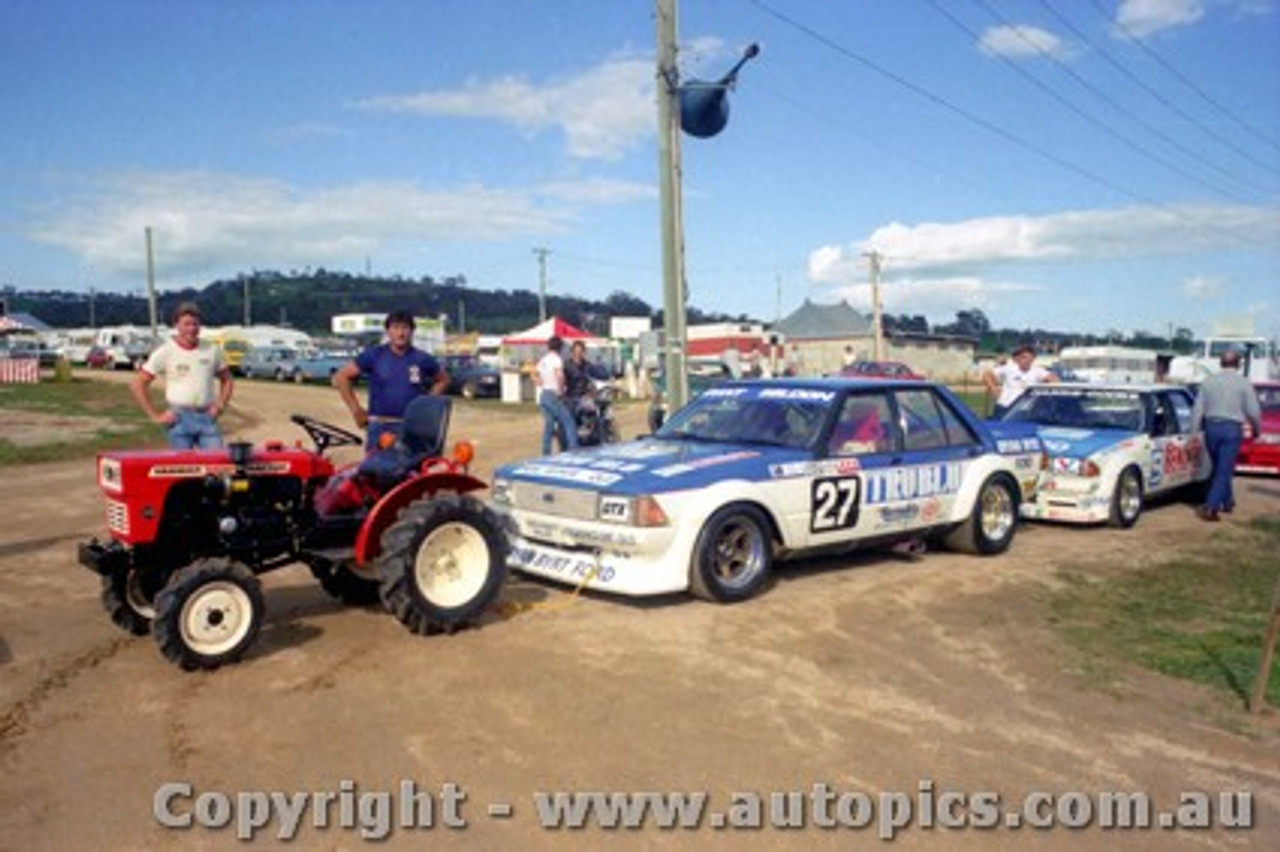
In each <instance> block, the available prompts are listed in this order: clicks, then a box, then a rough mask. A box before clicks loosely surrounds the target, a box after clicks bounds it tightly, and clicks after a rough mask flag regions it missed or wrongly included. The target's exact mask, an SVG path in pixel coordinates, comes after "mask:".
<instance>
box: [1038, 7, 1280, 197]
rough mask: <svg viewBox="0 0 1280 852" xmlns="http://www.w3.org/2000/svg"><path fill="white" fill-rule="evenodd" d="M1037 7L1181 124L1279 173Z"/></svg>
mask: <svg viewBox="0 0 1280 852" xmlns="http://www.w3.org/2000/svg"><path fill="white" fill-rule="evenodd" d="M1040 4H1041V5H1042V6H1043V7H1044V8H1045V11H1047V12H1048V13H1049V14H1050V15H1052V16H1053V18H1054V20H1056V21H1057V22H1058V23H1060V24H1061V25H1062V26H1063V27H1065V28H1066V29H1067V30H1068V31H1069V32H1070V33H1072V34H1073V35H1074V36H1075V37H1076V38H1078V39H1080V41H1082V42H1083V43H1085V44H1087V45H1089V48H1090V49H1091V50H1092V51H1093V52H1094V53H1096V54H1097V55H1098V56H1100V57H1102V59H1103V60H1104V61H1105V62H1106V63H1107V64H1108V65H1110V66H1111V67H1112V68H1114V69H1115V70H1117V71H1119V72H1120V73H1121V74H1123V75H1124V76H1125V77H1126V78H1128V79H1129V80H1130V81H1132V82H1133V84H1134V85H1136V86H1137V87H1138V88H1140V89H1142V91H1144V92H1146V93H1147V94H1148V95H1149V96H1150V97H1151V98H1152V99H1153V100H1155V101H1157V102H1158V103H1160V104H1162V105H1163V106H1165V107H1166V108H1167V109H1169V110H1170V111H1171V112H1173V113H1174V114H1176V115H1177V116H1178V117H1179V118H1181V119H1182V120H1183V121H1185V122H1187V124H1189V125H1191V126H1192V127H1195V128H1196V129H1197V130H1199V131H1200V132H1201V133H1203V134H1205V135H1206V136H1208V137H1209V138H1211V139H1213V140H1214V141H1216V142H1217V143H1218V144H1220V145H1222V146H1223V147H1225V148H1227V149H1229V150H1231V151H1233V152H1234V153H1235V154H1237V155H1238V156H1240V157H1241V158H1243V159H1246V160H1248V161H1249V162H1251V163H1253V164H1254V165H1255V166H1260V167H1261V168H1263V169H1266V170H1267V171H1269V172H1272V173H1274V174H1280V169H1277V168H1276V166H1275V164H1274V163H1268V162H1266V161H1265V160H1260V159H1258V158H1257V157H1255V156H1254V155H1253V154H1252V153H1250V152H1249V151H1248V150H1246V149H1244V148H1241V147H1240V146H1239V145H1237V144H1235V142H1233V141H1232V140H1230V139H1228V138H1227V137H1225V136H1223V135H1222V134H1221V133H1219V132H1218V131H1216V130H1214V129H1213V127H1212V126H1210V125H1207V124H1205V123H1204V122H1202V121H1200V120H1199V119H1197V118H1196V117H1195V116H1193V115H1191V114H1190V113H1189V112H1187V111H1186V110H1184V109H1183V108H1182V107H1180V106H1178V104H1176V103H1174V102H1173V101H1171V100H1170V99H1168V98H1166V97H1165V96H1164V95H1163V94H1161V93H1160V91H1159V90H1158V89H1156V88H1155V87H1154V86H1151V85H1150V84H1148V83H1147V82H1146V81H1145V80H1143V79H1142V78H1141V77H1139V76H1138V75H1137V74H1135V73H1133V72H1132V71H1131V70H1129V69H1128V68H1126V67H1125V66H1124V64H1123V63H1121V62H1120V61H1119V60H1117V59H1116V58H1115V57H1114V56H1112V55H1111V53H1110V51H1108V50H1107V49H1106V48H1104V47H1102V46H1101V45H1099V44H1097V43H1095V42H1093V41H1092V40H1090V39H1089V37H1088V36H1087V35H1086V34H1085V33H1084V32H1083V31H1082V30H1080V29H1079V28H1078V27H1077V26H1075V24H1073V23H1071V21H1070V19H1068V18H1067V17H1066V16H1065V15H1063V14H1062V13H1061V12H1059V11H1058V10H1057V9H1055V8H1053V5H1052V4H1051V3H1050V2H1049V0H1040ZM1264 141H1266V140H1264Z"/></svg>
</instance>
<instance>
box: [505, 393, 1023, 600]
mask: <svg viewBox="0 0 1280 852" xmlns="http://www.w3.org/2000/svg"><path fill="white" fill-rule="evenodd" d="M1043 462H1044V454H1043V451H1042V448H1041V445H1040V441H1039V439H1038V438H1037V437H1036V436H1035V430H1034V427H1030V426H1022V425H1019V424H1009V425H1000V426H998V427H996V428H995V430H994V433H993V430H992V429H989V428H988V426H987V425H986V424H984V423H983V422H982V421H981V420H979V419H977V418H976V417H974V416H973V414H972V413H971V412H970V411H969V410H968V409H967V408H966V407H965V406H964V405H963V403H961V402H960V401H959V400H958V399H957V398H956V397H955V396H954V395H953V394H952V393H951V392H950V391H948V390H947V389H946V388H945V387H942V386H940V385H936V384H932V383H927V382H919V381H911V382H905V381H867V380H852V379H807V380H806V379H786V380H772V381H740V382H727V383H724V384H720V385H717V386H715V387H713V388H710V389H708V390H706V391H704V392H703V393H702V394H701V395H700V396H699V397H697V398H696V399H695V400H693V401H692V402H690V403H689V404H688V405H686V406H685V407H684V408H682V409H681V410H680V411H678V412H677V413H676V414H675V415H674V416H672V417H671V418H670V419H669V420H668V421H667V422H666V423H665V424H664V425H663V427H662V428H661V429H660V430H658V431H657V433H655V434H654V435H652V436H649V437H645V438H642V439H640V440H637V441H632V442H629V443H622V444H613V445H607V446H603V447H592V448H590V449H583V450H575V451H571V452H567V453H562V454H560V455H555V456H548V457H545V458H538V459H532V460H529V461H523V462H517V463H513V464H509V465H506V466H504V467H501V468H499V469H498V470H497V471H496V473H495V475H494V482H493V492H492V495H493V501H494V505H495V508H496V509H497V510H498V511H499V512H501V513H502V514H504V515H505V516H506V517H507V522H508V527H509V531H510V534H511V536H512V550H511V564H512V566H513V567H515V568H517V569H519V570H521V571H524V572H527V573H529V574H534V575H537V576H540V577H545V578H549V579H552V580H558V581H561V582H564V583H569V584H573V585H580V586H584V587H588V588H593V589H598V590H602V591H608V592H615V593H618V594H623V595H656V594H665V593H670V592H681V591H690V592H692V593H693V594H695V595H697V596H699V597H702V598H706V599H710V600H716V601H725V602H731V601H738V600H743V599H745V598H748V597H750V596H752V595H753V594H755V593H756V592H758V591H759V590H760V589H761V588H762V587H763V586H764V585H765V584H766V583H767V582H768V581H769V577H770V574H771V571H772V567H773V563H774V561H775V559H778V558H782V557H785V556H788V555H794V554H799V553H805V552H814V551H820V550H827V549H849V548H852V547H854V546H874V545H890V544H896V543H900V542H912V543H914V542H917V541H921V540H925V539H931V538H939V539H943V540H945V542H946V544H947V545H948V546H950V547H953V548H956V549H959V550H964V551H967V552H972V553H979V554H995V553H1000V552H1002V551H1004V550H1005V549H1006V548H1007V547H1008V546H1009V543H1010V541H1011V540H1012V538H1013V535H1014V531H1015V529H1016V526H1017V518H1018V506H1019V504H1020V503H1022V502H1023V501H1024V500H1026V499H1029V498H1030V497H1032V496H1033V494H1034V489H1035V487H1036V483H1037V482H1038V478H1039V475H1040V473H1041V468H1042V465H1043Z"/></svg>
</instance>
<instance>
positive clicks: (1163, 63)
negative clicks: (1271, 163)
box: [1090, 0, 1280, 151]
mask: <svg viewBox="0 0 1280 852" xmlns="http://www.w3.org/2000/svg"><path fill="white" fill-rule="evenodd" d="M1090 2H1091V3H1092V4H1093V8H1094V9H1095V10H1096V11H1097V13H1098V14H1099V15H1101V16H1102V17H1103V18H1104V19H1105V20H1106V21H1108V22H1109V23H1110V24H1111V25H1112V26H1114V27H1115V28H1116V29H1118V30H1120V31H1121V32H1122V33H1124V34H1125V35H1126V36H1128V37H1129V39H1130V40H1131V41H1132V42H1133V43H1134V44H1135V45H1137V47H1138V49H1139V50H1141V51H1142V52H1143V53H1145V54H1147V55H1148V56H1150V57H1151V58H1152V59H1153V60H1154V61H1155V62H1156V64H1158V65H1159V66H1160V67H1162V68H1164V69H1165V70H1166V71H1168V72H1169V73H1170V74H1172V75H1173V76H1175V77H1177V78H1178V79H1179V80H1181V81H1182V84H1183V85H1185V86H1186V87H1187V88H1188V89H1190V90H1191V91H1193V92H1195V93H1196V94H1197V95H1199V96H1200V97H1201V98H1202V99H1203V100H1204V101H1205V102H1206V103H1208V104H1209V105H1210V106H1211V107H1213V108H1214V109H1216V110H1217V111H1218V112H1219V113H1221V114H1222V115H1223V116H1224V117H1226V118H1227V120H1229V121H1231V122H1232V123H1234V124H1235V125H1236V126H1237V127H1239V128H1241V129H1242V130H1244V131H1245V132H1246V133H1248V134H1250V135H1251V136H1253V137H1254V138H1256V139H1258V140H1260V141H1262V142H1263V143H1265V144H1266V145H1268V146H1270V147H1272V148H1274V149H1276V150H1277V151H1280V144H1277V143H1276V142H1275V140H1273V139H1271V138H1269V137H1267V136H1265V135H1263V134H1262V133H1261V132H1259V131H1258V130H1257V129H1256V128H1255V127H1254V126H1253V125H1251V124H1249V123H1248V122H1247V121H1245V120H1244V119H1242V118H1240V117H1238V116H1237V115H1236V114H1235V113H1233V112H1232V111H1231V110H1229V109H1227V108H1226V107H1225V106H1223V105H1222V104H1221V103H1219V102H1218V101H1217V99H1215V98H1214V97H1213V96H1212V95H1210V94H1209V93H1208V92H1206V91H1204V90H1203V89H1201V88H1200V87H1199V86H1197V85H1196V84H1195V82H1194V81H1193V80H1192V79H1191V78H1189V77H1187V76H1186V75H1185V74H1183V73H1182V72H1181V71H1179V70H1178V69H1177V68H1175V67H1174V66H1173V64H1172V63H1170V62H1169V61H1167V60H1166V59H1165V58H1164V57H1163V56H1161V55H1160V54H1159V53H1156V51H1155V48H1153V47H1151V46H1150V45H1148V44H1147V43H1146V41H1145V40H1144V39H1142V38H1141V37H1139V36H1138V35H1137V34H1136V33H1135V32H1134V31H1133V30H1131V29H1129V28H1128V27H1126V26H1125V25H1124V24H1122V23H1120V22H1119V21H1117V20H1114V19H1113V18H1112V17H1111V15H1110V13H1109V12H1107V10H1106V9H1104V8H1102V7H1101V6H1099V5H1098V0H1090Z"/></svg>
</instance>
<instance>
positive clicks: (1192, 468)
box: [1159, 388, 1209, 488]
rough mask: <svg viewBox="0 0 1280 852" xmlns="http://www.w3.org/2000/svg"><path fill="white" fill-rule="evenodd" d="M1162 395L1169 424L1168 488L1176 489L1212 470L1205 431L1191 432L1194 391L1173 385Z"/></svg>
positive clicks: (1166, 452) (1165, 459)
mask: <svg viewBox="0 0 1280 852" xmlns="http://www.w3.org/2000/svg"><path fill="white" fill-rule="evenodd" d="M1159 396H1160V398H1161V404H1162V405H1163V406H1164V410H1165V411H1166V412H1167V415H1168V423H1169V429H1168V430H1167V431H1168V432H1169V434H1168V435H1167V436H1166V437H1167V439H1168V440H1167V442H1166V445H1165V447H1166V449H1165V457H1164V461H1165V476H1166V479H1167V480H1168V487H1170V488H1176V487H1179V486H1182V485H1188V484H1190V483H1192V482H1196V481H1198V480H1201V479H1204V478H1206V477H1207V476H1208V472H1209V471H1208V456H1207V454H1206V453H1205V449H1204V434H1203V433H1202V432H1192V431H1191V407H1192V404H1193V402H1194V400H1193V399H1192V397H1191V394H1190V393H1189V392H1188V391H1186V390H1184V389H1182V388H1169V389H1168V390H1164V391H1161V392H1160V394H1159Z"/></svg>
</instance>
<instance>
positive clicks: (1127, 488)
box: [1108, 467, 1142, 530]
mask: <svg viewBox="0 0 1280 852" xmlns="http://www.w3.org/2000/svg"><path fill="white" fill-rule="evenodd" d="M1141 514H1142V477H1141V476H1140V475H1139V474H1138V469H1137V468H1135V467H1126V468H1125V469H1124V470H1122V471H1120V475H1119V476H1117V477H1116V488H1115V491H1113V492H1112V493H1111V513H1110V515H1109V516H1108V522H1109V523H1110V524H1111V526H1113V527H1120V528H1121V529H1126V530H1127V529H1129V528H1130V527H1131V526H1133V525H1134V524H1136V523H1137V522H1138V516H1139V515H1141Z"/></svg>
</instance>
